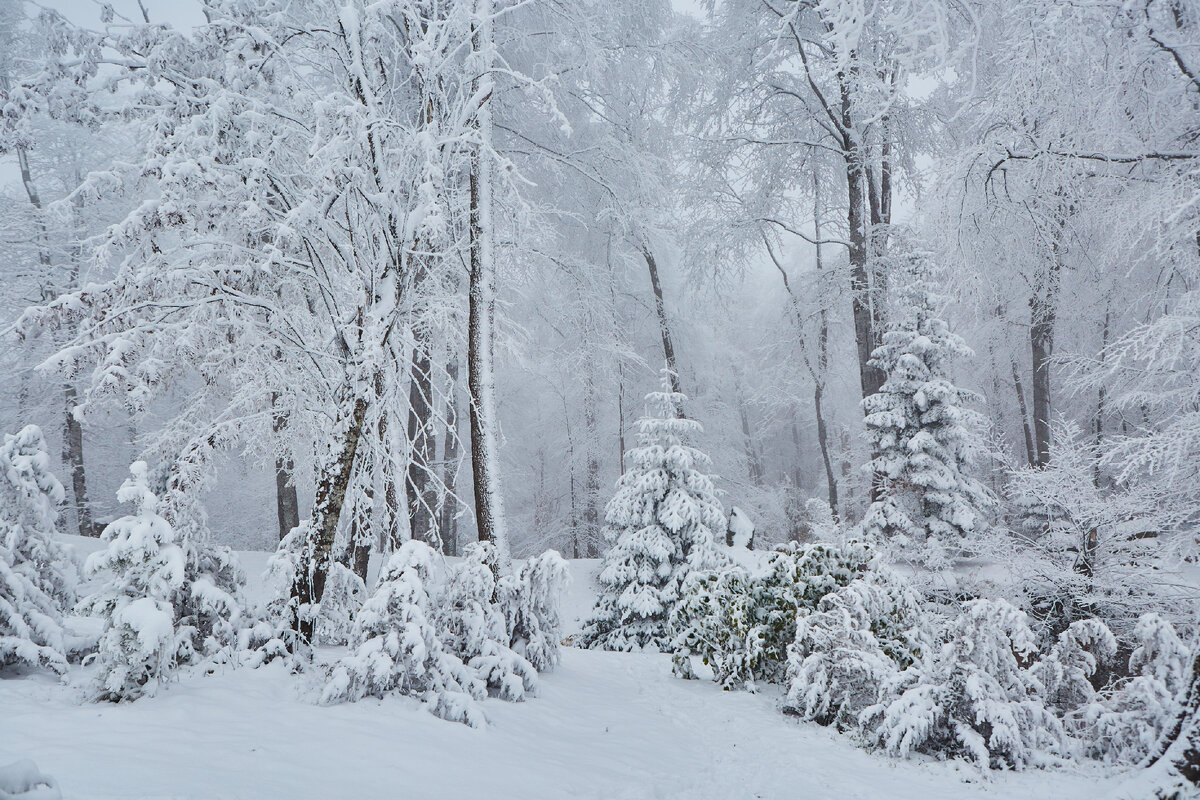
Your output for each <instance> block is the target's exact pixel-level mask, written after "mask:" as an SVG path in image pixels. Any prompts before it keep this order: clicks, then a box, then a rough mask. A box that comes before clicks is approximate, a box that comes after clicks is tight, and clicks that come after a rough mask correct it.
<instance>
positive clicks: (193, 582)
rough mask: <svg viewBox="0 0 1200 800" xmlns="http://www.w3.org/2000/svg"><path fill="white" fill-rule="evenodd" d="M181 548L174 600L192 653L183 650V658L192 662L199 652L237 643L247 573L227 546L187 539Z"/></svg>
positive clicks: (181, 655)
mask: <svg viewBox="0 0 1200 800" xmlns="http://www.w3.org/2000/svg"><path fill="white" fill-rule="evenodd" d="M180 548H181V549H182V550H183V563H184V573H183V574H184V577H183V585H182V586H181V587H180V588H179V589H177V590H176V591H175V593H174V594H173V595H172V597H171V604H172V606H174V608H175V617H176V619H177V620H178V625H179V628H180V630H181V631H185V632H186V633H187V634H188V636H189V648H190V650H191V655H188V654H187V653H185V652H181V653H180V658H181V659H182V660H183V661H185V662H190V661H192V660H194V657H195V656H196V655H204V656H213V655H216V654H217V653H218V652H220V651H223V650H225V649H226V648H230V647H233V646H234V645H235V643H236V641H237V634H238V629H239V628H240V627H241V626H242V625H243V624H244V623H243V619H244V617H245V606H246V603H245V600H244V598H243V597H242V586H244V585H245V583H246V576H245V574H244V573H243V572H242V568H241V565H240V564H239V563H238V560H237V556H235V555H234V553H233V551H232V550H230V549H229V548H228V547H224V546H221V547H218V546H214V545H212V544H210V543H209V542H206V541H205V542H196V541H192V540H189V539H185V540H183V541H182V542H180Z"/></svg>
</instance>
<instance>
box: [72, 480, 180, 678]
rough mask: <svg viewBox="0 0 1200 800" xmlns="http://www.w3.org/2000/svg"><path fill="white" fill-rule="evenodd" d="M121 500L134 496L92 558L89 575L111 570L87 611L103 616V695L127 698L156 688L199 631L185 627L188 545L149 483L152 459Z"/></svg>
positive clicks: (82, 606)
mask: <svg viewBox="0 0 1200 800" xmlns="http://www.w3.org/2000/svg"><path fill="white" fill-rule="evenodd" d="M129 472H130V477H129V478H128V479H127V480H126V481H125V483H124V484H122V485H121V488H120V489H119V490H118V491H117V499H119V500H120V501H121V502H123V503H133V504H134V507H135V508H136V511H135V513H134V514H132V515H130V516H126V517H122V518H120V519H118V520H116V521H115V522H113V523H112V524H110V525H109V526H108V527H106V528H105V529H104V531H103V532H102V533H101V534H100V538H101V539H102V540H103V541H105V542H107V543H108V547H107V549H105V550H101V551H99V552H96V553H93V554H92V555H91V556H90V557H88V560H87V563H86V565H85V571H86V573H87V575H88V577H89V578H94V577H97V576H98V575H100V574H102V573H104V572H108V573H109V574H110V576H111V577H110V579H109V580H108V582H107V583H105V584H104V585H103V586H102V587H101V588H100V589H99V591H97V592H95V593H94V594H92V595H89V596H88V597H87V598H85V599H84V600H83V601H81V602H80V604H79V608H80V610H81V611H84V612H87V613H92V614H96V615H98V616H102V617H104V619H105V627H104V633H103V635H102V636H101V637H100V650H99V661H100V678H99V689H98V699H101V700H111V701H113V702H120V701H122V700H133V699H136V698H138V697H140V696H142V695H143V694H146V693H152V692H153V691H154V690H155V689H156V687H157V685H158V684H160V683H162V682H163V681H164V680H165V679H166V678H167V677H168V676H169V674H170V673H171V671H172V670H173V669H174V668H175V666H176V665H177V664H178V663H179V660H180V658H181V656H182V657H183V658H187V657H189V656H190V655H191V653H192V652H193V651H192V642H191V638H192V630H191V629H190V628H187V627H184V628H181V627H179V625H178V623H179V620H178V617H177V615H176V613H175V608H174V606H173V605H172V602H171V601H172V597H173V596H174V595H175V594H176V593H177V592H179V591H180V590H181V589H183V588H184V585H185V564H184V561H185V559H184V552H183V549H182V548H181V547H180V546H179V545H178V544H177V543H176V541H175V532H174V531H173V530H172V529H171V525H170V524H169V523H168V522H167V521H166V520H165V519H163V518H162V517H161V516H159V515H158V513H157V507H158V498H157V497H156V496H155V495H154V493H153V492H152V491H150V489H149V487H148V486H147V484H146V474H147V468H146V462H144V461H137V462H134V464H133V465H132V466H130V467H129Z"/></svg>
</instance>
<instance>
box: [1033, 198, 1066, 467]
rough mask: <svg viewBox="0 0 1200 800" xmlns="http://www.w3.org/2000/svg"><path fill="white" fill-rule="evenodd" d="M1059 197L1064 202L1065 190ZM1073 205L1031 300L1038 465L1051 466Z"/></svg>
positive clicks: (1060, 220)
mask: <svg viewBox="0 0 1200 800" xmlns="http://www.w3.org/2000/svg"><path fill="white" fill-rule="evenodd" d="M1056 195H1057V196H1058V197H1059V198H1060V199H1061V198H1062V196H1063V191H1062V190H1061V189H1060V190H1058V191H1057V192H1056ZM1072 213H1073V206H1072V205H1071V204H1070V203H1069V202H1067V201H1065V200H1063V201H1062V202H1061V203H1060V206H1059V208H1058V210H1057V219H1056V224H1057V227H1058V230H1056V231H1055V232H1054V241H1053V243H1052V244H1051V247H1050V250H1051V252H1050V255H1049V258H1048V259H1047V262H1046V270H1045V272H1044V273H1043V274H1041V275H1039V276H1038V277H1037V280H1036V282H1035V285H1034V287H1033V293H1032V294H1031V295H1030V297H1029V349H1030V353H1031V355H1032V356H1033V386H1032V391H1033V439H1034V447H1035V450H1036V454H1037V466H1039V467H1044V466H1046V465H1047V464H1049V463H1050V415H1051V413H1052V411H1053V406H1052V403H1051V395H1050V361H1051V358H1052V357H1053V356H1054V325H1055V323H1056V322H1057V319H1058V295H1059V287H1060V285H1061V281H1062V269H1063V243H1064V241H1063V240H1064V237H1065V229H1066V225H1067V220H1068V218H1069V217H1070V216H1071V214H1072Z"/></svg>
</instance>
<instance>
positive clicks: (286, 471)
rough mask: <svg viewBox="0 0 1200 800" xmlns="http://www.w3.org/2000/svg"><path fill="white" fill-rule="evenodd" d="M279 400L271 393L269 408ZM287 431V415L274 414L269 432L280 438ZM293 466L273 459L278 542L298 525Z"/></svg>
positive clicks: (287, 462)
mask: <svg viewBox="0 0 1200 800" xmlns="http://www.w3.org/2000/svg"><path fill="white" fill-rule="evenodd" d="M278 400H279V395H278V394H277V393H274V392H272V393H271V407H272V408H274V407H275V404H276V403H277V402H278ZM286 430H287V414H286V413H276V414H273V415H272V417H271V431H272V432H273V433H274V434H275V435H276V437H278V436H280V435H281V434H282V433H283V432H284V431H286ZM294 472H295V464H293V463H292V460H291V459H290V458H281V457H276V458H275V518H276V520H277V521H278V523H279V540H280V541H283V537H285V536H287V535H288V533H290V532H291V530H292V528H295V527H296V526H297V525H299V524H300V501H299V498H298V497H297V496H296V482H295V478H294V476H293V473H294Z"/></svg>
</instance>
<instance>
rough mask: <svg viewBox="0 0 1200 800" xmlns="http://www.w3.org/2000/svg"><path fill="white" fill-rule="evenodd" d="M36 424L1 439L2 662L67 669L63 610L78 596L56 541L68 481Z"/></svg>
mask: <svg viewBox="0 0 1200 800" xmlns="http://www.w3.org/2000/svg"><path fill="white" fill-rule="evenodd" d="M49 465H50V457H49V455H48V454H47V452H46V442H45V439H44V438H43V437H42V432H41V430H40V429H38V428H37V427H36V426H34V425H29V426H27V427H25V428H23V429H22V430H21V431H20V432H19V433H18V434H17V435H15V436H12V435H6V436H5V437H4V444H3V445H2V446H0V473H2V477H0V667H4V666H6V665H10V664H15V663H24V664H28V665H31V666H43V667H47V668H49V669H51V670H54V671H55V672H60V673H61V672H63V671H65V669H66V666H67V659H66V647H65V644H64V639H63V629H62V610H63V609H64V608H68V607H70V606H71V605H72V604H73V603H74V602H75V582H76V578H77V574H76V569H75V563H74V562H73V561H72V560H71V558H70V557H69V556H68V554H67V553H66V551H65V550H64V549H63V548H62V547H61V546H60V545H59V544H58V543H57V542H55V541H54V539H53V538H52V537H53V534H54V525H55V520H56V519H57V516H58V514H57V511H56V509H55V507H56V506H57V505H58V504H59V503H61V502H62V500H63V487H62V484H61V483H59V481H58V479H57V478H56V477H54V474H53V473H52V472H50V468H49Z"/></svg>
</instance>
